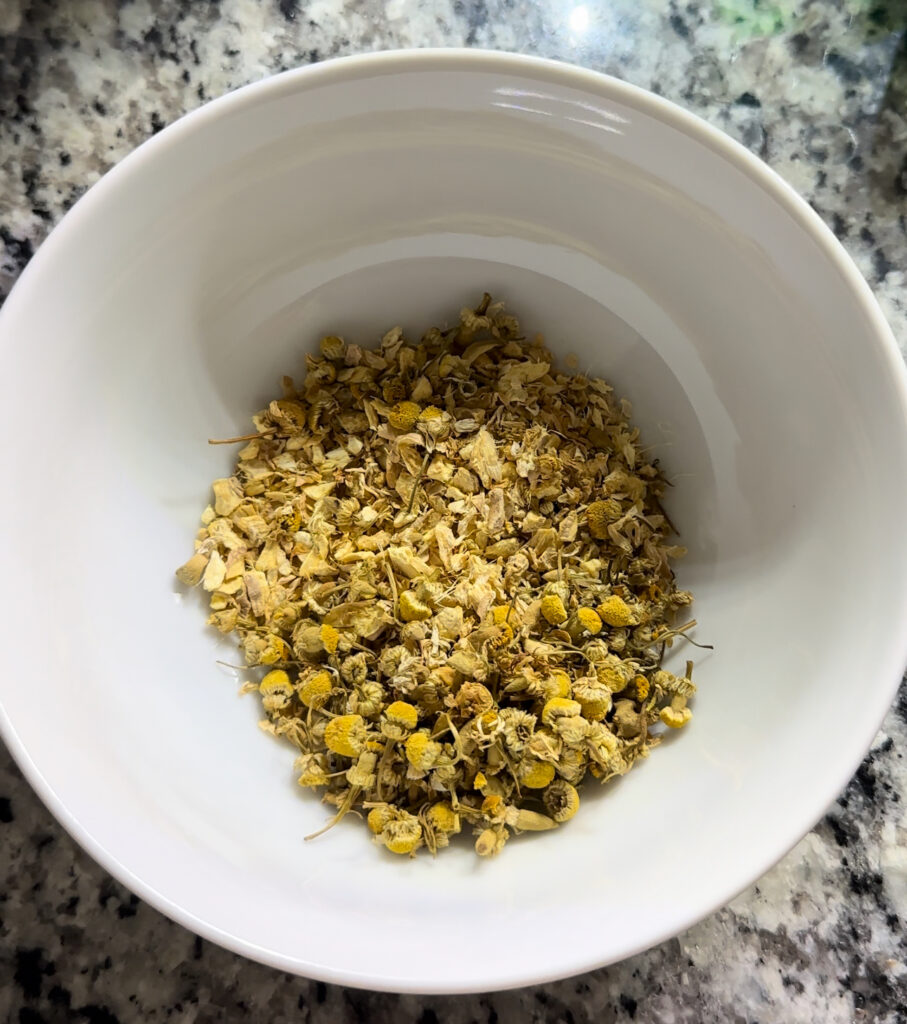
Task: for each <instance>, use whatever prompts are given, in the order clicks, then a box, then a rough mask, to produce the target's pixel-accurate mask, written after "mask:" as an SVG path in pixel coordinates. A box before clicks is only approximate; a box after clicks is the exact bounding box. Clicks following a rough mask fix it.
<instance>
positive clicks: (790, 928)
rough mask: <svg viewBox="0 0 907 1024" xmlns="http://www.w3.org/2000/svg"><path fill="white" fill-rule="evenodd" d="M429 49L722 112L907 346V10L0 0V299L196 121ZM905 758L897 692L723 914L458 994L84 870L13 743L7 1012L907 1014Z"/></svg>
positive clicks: (4, 880)
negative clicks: (556, 68) (176, 916)
mask: <svg viewBox="0 0 907 1024" xmlns="http://www.w3.org/2000/svg"><path fill="white" fill-rule="evenodd" d="M428 45H438V46H445V45H466V46H483V47H492V48H498V49H512V50H519V51H522V52H525V53H535V54H540V55H544V56H550V57H557V58H561V59H565V60H570V61H574V62H578V63H581V64H585V65H588V66H589V67H593V68H597V69H599V70H603V71H607V72H610V73H612V74H615V75H617V76H619V77H621V78H624V79H626V80H628V81H631V82H634V83H636V84H638V85H642V86H645V87H646V88H649V89H653V90H654V91H656V92H658V93H660V94H661V95H663V96H666V97H668V98H669V99H672V100H676V101H677V102H679V103H681V104H683V105H684V106H686V107H688V108H689V109H691V110H693V111H695V112H696V113H698V114H700V115H702V116H703V117H705V118H706V119H707V120H709V121H711V122H712V123H713V124H716V125H718V126H719V127H721V128H723V129H724V130H725V131H727V132H729V133H730V134H731V135H732V136H734V137H735V138H737V139H739V140H740V141H741V142H743V143H744V145H746V146H748V147H749V148H750V149H752V150H753V151H754V152H756V153H758V154H759V155H760V156H761V157H762V158H763V159H765V160H766V161H767V162H768V163H769V164H770V165H771V166H773V167H774V168H775V169H776V170H778V171H779V172H780V173H781V174H782V175H783V176H784V177H785V178H787V180H788V181H790V182H791V184H793V185H794V186H795V187H796V188H797V189H798V190H799V191H800V192H802V193H803V194H804V195H805V196H806V197H807V198H808V199H809V201H810V202H811V203H812V204H813V206H814V207H815V209H816V210H817V211H818V212H819V213H820V214H821V216H823V217H824V218H825V220H826V221H827V222H828V224H829V225H830V226H831V227H832V228H833V230H834V231H835V233H836V234H837V235H838V237H839V238H840V239H841V240H842V242H843V243H844V245H845V246H846V247H847V248H848V250H849V251H850V252H851V254H852V255H853V257H854V259H855V260H856V261H857V264H858V265H859V267H860V269H861V270H862V271H863V272H864V274H865V275H866V277H867V278H868V280H869V281H870V283H871V285H872V286H873V288H874V290H875V292H876V295H877V296H878V298H879V301H880V303H881V305H882V308H883V310H884V312H885V313H886V315H887V316H888V319H889V321H890V323H891V325H892V327H893V328H894V331H895V334H896V336H897V337H898V340H899V341H900V343H901V344H902V346H904V345H905V344H907V297H905V296H907V290H905V268H907V5H905V3H904V2H903V0H772V2H771V3H769V2H766V0H714V2H712V0H690V2H685V3H682V2H679V0H607V2H606V0H590V2H587V3H584V4H577V3H572V2H564V0H542V2H539V3H536V2H532V0H421V2H413V0H410V2H407V0H388V2H386V3H378V2H377V0H347V2H342V0H220V2H213V0H212V2H196V0H119V2H114V0H79V2H75V0H68V2H59V0H36V2H31V3H29V2H25V0H22V2H20V0H0V298H2V297H3V296H4V295H5V294H6V293H7V292H8V290H9V288H10V287H11V286H12V284H13V282H14V280H15V278H16V277H17V275H18V274H19V272H20V271H21V270H22V268H23V267H24V266H25V264H26V263H27V262H28V260H29V259H30V258H31V256H32V254H33V253H34V251H35V249H36V248H37V247H38V246H39V245H40V244H41V241H42V240H43V239H44V237H45V236H46V235H47V233H48V232H49V231H50V229H51V228H52V227H53V225H54V224H55V223H56V222H57V221H58V220H59V219H60V217H61V216H62V214H63V213H64V212H65V211H66V210H67V209H68V208H69V206H71V205H72V203H73V202H74V201H75V200H76V199H77V198H78V197H79V196H80V195H81V194H82V192H84V191H85V189H86V188H88V187H89V186H90V185H91V184H92V183H93V182H94V181H95V180H96V179H97V178H98V177H99V176H100V175H101V174H103V173H104V171H105V170H106V169H107V168H109V167H110V166H111V165H112V164H114V163H115V162H116V161H117V160H119V159H120V158H121V157H123V156H124V155H125V154H126V153H128V152H129V151H130V150H131V149H132V148H134V147H135V146H136V145H137V144H138V143H139V142H141V141H142V140H143V139H145V138H147V137H148V136H149V135H151V134H152V133H153V132H155V131H158V130H160V128H162V127H163V126H164V125H166V124H168V123H170V122H171V121H173V120H174V119H175V118H177V117H178V116H179V115H180V114H182V113H184V112H186V111H188V110H190V109H192V108H193V107H196V106H198V105H199V104H200V103H203V102H204V101H205V100H207V99H210V98H212V97H215V96H219V95H221V94H222V93H224V92H225V91H227V90H228V89H232V88H234V87H236V86H239V85H242V84H244V83H246V82H249V81H253V80H255V79H258V78H261V77H263V76H265V75H268V74H271V73H273V72H275V71H279V70H282V69H284V68H288V67H293V66H296V65H298V64H304V63H308V62H312V61H318V60H322V59H325V58H327V57H331V56H335V55H338V54H344V53H351V52H355V51H362V50H374V49H386V48H390V47H398V46H428ZM854 685H855V687H858V685H859V681H858V680H855V683H854ZM905 750H907V685H905V687H902V690H901V695H900V700H899V703H898V704H897V705H896V707H895V708H894V709H893V710H892V711H891V713H890V714H889V716H888V718H887V720H886V722H885V724H884V727H883V729H882V731H881V732H880V733H879V736H878V738H877V740H876V742H875V745H874V747H873V750H872V752H871V753H870V755H869V756H868V757H867V759H866V761H865V762H864V764H863V765H862V767H861V768H860V770H859V772H858V773H857V775H856V776H855V778H854V779H853V781H852V782H851V783H850V785H849V786H848V787H847V789H846V791H845V792H844V794H843V795H842V796H841V798H840V799H839V800H838V802H837V804H836V805H835V806H834V807H833V808H832V809H831V811H830V812H829V814H828V815H827V817H826V818H825V819H824V820H823V821H822V822H821V823H820V825H819V826H818V827H817V828H816V829H815V830H814V831H813V832H811V833H810V834H809V835H808V836H807V837H806V838H805V839H804V840H803V841H802V842H801V843H800V844H799V845H798V846H797V847H796V848H795V849H794V850H793V851H792V852H791V853H790V854H789V855H788V856H787V857H786V858H785V859H784V861H783V862H782V863H781V864H780V865H778V866H777V867H776V868H774V869H773V870H772V871H770V872H769V873H768V874H767V875H766V876H765V877H764V878H763V879H761V880H760V882H759V883H758V885H756V886H754V887H752V888H751V889H750V890H749V891H747V892H746V893H744V894H743V895H742V896H740V897H739V898H738V899H737V900H735V901H734V902H733V903H732V904H731V905H730V906H729V907H727V908H726V909H724V910H722V911H721V912H719V913H718V914H715V915H714V916H712V917H711V918H709V919H708V920H707V921H705V922H703V923H702V924H700V925H698V926H696V927H695V928H692V929H691V930H690V931H688V932H687V933H686V934H684V935H682V936H681V937H680V938H678V939H674V940H672V941H670V942H668V943H665V944H664V945H662V946H660V947H658V948H656V949H654V950H651V951H649V952H648V953H644V954H642V955H640V956H637V957H634V958H632V959H630V960H628V961H626V962H624V963H622V964H619V965H616V966H614V967H610V968H606V969H603V970H600V971H596V972H594V973H592V974H589V975H585V976H583V977H579V978H575V979H571V980H568V981H563V982H559V983H557V984H552V985H546V986H544V987H543V988H537V989H525V990H521V991H517V992H510V993H500V994H495V995H489V996H482V997H478V996H477V997H472V998H459V999H448V998H440V997H439V998H417V997H408V996H407V997H395V996H388V995H378V994H373V993H367V992H356V991H351V990H344V989H340V988H335V987H331V986H326V985H323V984H321V983H317V982H309V981H305V980H303V979H300V978H295V977H292V976H289V975H286V974H282V973H280V972H277V971H272V970H270V969H268V968H265V967H261V966H258V965H256V964H252V963H250V962H247V961H244V960H242V959H240V958H238V957H236V956H234V955H232V954H230V953H227V952H225V951H224V950H221V949H219V948H217V947H215V946H212V945H210V944H208V943H207V942H203V941H202V940H200V939H198V938H196V937H195V936H193V935H191V934H190V933H189V932H186V931H185V930H183V929H182V928H180V927H179V926H177V925H175V924H172V923H171V922H169V921H167V920H165V919H164V918H163V917H161V916H160V915H159V914H158V913H156V912H155V911H153V910H151V909H150V908H149V907H147V906H146V905H144V904H143V903H141V902H140V901H139V900H137V899H136V898H135V897H134V896H131V895H130V894H129V893H128V892H126V891H125V890H124V889H123V888H122V887H121V886H120V885H119V884H118V883H116V882H114V881H112V880H111V879H110V878H109V877H108V876H107V875H106V874H105V873H104V872H103V871H102V870H101V869H100V868H98V867H97V866H96V865H95V864H94V863H93V862H92V861H90V860H89V858H88V857H87V856H86V855H85V854H83V853H82V852H81V850H80V849H79V848H78V847H77V846H76V845H75V844H74V843H73V842H72V840H70V839H69V838H68V836H66V834H65V833H64V832H63V831H62V829H61V828H60V827H59V826H58V825H57V824H56V822H55V821H54V820H53V819H52V818H51V817H50V815H49V814H48V812H47V811H46V810H45V809H44V807H43V806H42V805H41V804H40V803H39V802H38V800H37V798H36V797H35V796H34V795H33V793H32V792H31V790H30V789H29V788H28V786H27V785H26V784H25V782H24V781H23V780H22V778H21V776H20V775H19V773H18V771H17V769H16V768H15V767H14V766H13V764H12V763H11V761H10V759H9V757H8V755H7V754H6V753H5V752H3V756H2V760H0V979H3V982H2V984H0V1019H2V1020H9V1021H12V1022H19V1024H41V1022H46V1024H51V1022H56V1021H61V1022H62V1021H86V1022H89V1024H114V1022H116V1021H121V1022H123V1024H125V1022H130V1021H149V1022H154V1021H163V1020H170V1021H210V1020H215V1019H228V1020H250V1021H256V1022H257V1021H268V1022H269V1024H280V1022H283V1021H316V1022H331V1024H341V1022H350V1024H353V1022H356V1024H358V1022H360V1021H370V1022H374V1024H391V1022H393V1024H410V1022H413V1024H437V1022H443V1024H467V1022H474V1021H475V1022H482V1024H485V1022H487V1024H495V1022H509V1021H519V1022H521V1024H522V1022H525V1024H535V1022H543V1021H544V1022H553V1024H559V1022H563V1024H571V1022H577V1024H579V1022H583V1021H595V1022H597V1024H609V1022H611V1021H621V1022H623V1021H635V1022H638V1024H687V1022H689V1024H694V1022H695V1024H700V1022H713V1021H714V1022H724V1021H727V1022H733V1024H757V1022H758V1024H768V1022H776V1021H778V1022H780V1021H783V1022H785V1024H794V1022H804V1024H814V1022H823V1024H845V1022H848V1024H849V1022H864V1021H865V1022H870V1021H871V1022H879V1024H882V1022H884V1024H897V1022H907V1010H905V1006H907V938H905V922H907V762H905V759H904V758H905Z"/></svg>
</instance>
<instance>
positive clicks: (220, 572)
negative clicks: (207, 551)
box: [202, 551, 227, 591]
mask: <svg viewBox="0 0 907 1024" xmlns="http://www.w3.org/2000/svg"><path fill="white" fill-rule="evenodd" d="M226 575H227V566H226V563H225V562H224V560H223V558H221V555H220V552H219V551H212V552H211V558H210V559H209V561H208V565H207V567H206V568H205V575H204V576H203V577H202V586H203V587H204V588H205V590H208V591H211V590H217V589H218V587H220V585H221V584H222V583H223V582H224V579H225V577H226Z"/></svg>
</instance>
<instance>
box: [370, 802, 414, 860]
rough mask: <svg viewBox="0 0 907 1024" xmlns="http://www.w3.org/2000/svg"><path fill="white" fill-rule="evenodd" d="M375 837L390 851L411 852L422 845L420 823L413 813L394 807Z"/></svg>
mask: <svg viewBox="0 0 907 1024" xmlns="http://www.w3.org/2000/svg"><path fill="white" fill-rule="evenodd" d="M375 839H376V841H377V842H379V843H380V844H381V845H382V846H384V847H385V849H387V850H388V851H389V852H390V853H398V854H407V853H409V854H412V853H415V851H416V850H417V849H418V848H419V847H420V846H421V845H422V825H421V824H420V822H419V819H418V818H417V817H416V816H415V815H414V814H410V813H409V812H408V811H405V810H402V809H400V808H395V810H394V816H393V817H392V818H391V819H390V821H388V822H387V823H386V824H385V826H384V827H383V828H382V829H381V831H380V832H379V833H378V834H377V835H376V836H375Z"/></svg>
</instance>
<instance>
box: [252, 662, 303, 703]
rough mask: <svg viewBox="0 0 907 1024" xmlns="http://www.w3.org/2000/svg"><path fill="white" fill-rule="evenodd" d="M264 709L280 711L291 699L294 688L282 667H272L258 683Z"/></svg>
mask: <svg viewBox="0 0 907 1024" xmlns="http://www.w3.org/2000/svg"><path fill="white" fill-rule="evenodd" d="M258 690H259V692H260V693H261V703H262V707H264V709H265V711H269V712H275V711H282V710H283V709H284V708H285V707H286V706H287V705H288V704H289V703H290V701H291V700H292V698H293V694H294V693H295V690H294V689H293V684H292V683H291V682H290V677H289V676H288V675H287V674H286V672H284V671H283V669H279V668H278V669H273V670H272V671H270V672H268V674H267V675H266V676H265V677H264V678H263V679H262V681H261V682H260V683H259V685H258Z"/></svg>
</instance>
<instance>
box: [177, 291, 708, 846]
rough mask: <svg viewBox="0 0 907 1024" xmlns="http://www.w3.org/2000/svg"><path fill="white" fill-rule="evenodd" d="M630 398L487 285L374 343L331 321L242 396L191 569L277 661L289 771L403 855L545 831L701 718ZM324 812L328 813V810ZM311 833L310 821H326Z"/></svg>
mask: <svg viewBox="0 0 907 1024" xmlns="http://www.w3.org/2000/svg"><path fill="white" fill-rule="evenodd" d="M629 415H630V408H629V405H628V404H627V403H626V402H625V401H621V400H618V399H616V398H615V397H614V396H613V394H612V391H611V388H610V387H609V386H608V385H607V384H606V383H605V382H604V381H602V380H597V379H592V378H589V377H584V376H579V375H576V376H571V375H568V374H565V373H560V372H557V371H556V370H555V369H554V367H553V365H552V357H551V355H550V353H549V352H547V351H546V350H545V348H544V347H543V344H542V339H541V338H540V337H537V338H535V339H534V340H531V341H530V340H527V339H525V338H524V337H523V336H522V335H521V333H520V327H519V324H518V322H517V320H516V319H515V318H514V317H513V316H511V315H510V314H508V313H506V312H505V311H504V309H503V307H502V305H500V304H493V303H492V302H491V299H490V297H489V296H488V295H485V296H484V297H483V299H482V301H481V303H480V304H479V306H478V307H477V308H476V309H465V310H463V311H462V312H461V314H460V316H459V322H458V324H457V326H455V327H453V328H451V329H450V330H439V329H437V328H432V329H431V330H429V331H428V332H427V333H426V334H425V335H424V336H423V337H422V339H421V340H420V341H418V342H415V341H409V340H407V339H406V338H405V337H404V335H403V332H402V330H400V328H395V329H394V330H391V331H389V332H388V333H387V334H386V335H385V336H384V338H383V339H382V341H381V344H380V346H379V347H378V348H377V349H374V350H373V349H367V348H360V347H359V346H358V345H354V344H348V343H347V342H345V341H344V340H342V339H341V338H338V337H326V338H323V339H322V341H321V353H320V355H319V356H317V357H313V356H309V357H308V358H307V367H306V376H305V380H304V382H303V383H302V384H301V385H300V386H299V387H297V386H296V385H295V384H294V382H293V381H292V380H291V379H290V378H288V377H285V378H284V380H283V397H282V398H278V399H275V400H274V401H273V402H271V404H270V405H269V406H268V408H267V409H266V410H264V411H263V412H261V413H259V414H258V415H257V416H255V417H254V420H253V422H254V424H255V429H256V433H254V434H252V435H248V436H246V437H241V438H233V439H230V440H231V441H235V442H244V441H245V442H247V443H246V444H245V446H244V447H243V448H242V449H241V450H240V452H239V457H238V461H237V464H236V469H235V471H234V474H233V476H231V477H229V478H228V479H223V480H215V481H214V485H213V491H214V501H213V504H211V505H209V506H208V507H207V508H206V509H205V511H204V513H203V515H202V524H203V526H202V529H201V530H200V531H199V534H198V537H197V540H196V543H195V548H196V551H195V554H194V555H193V556H192V558H190V559H189V561H188V562H186V564H185V565H183V566H182V567H181V568H180V569H179V570H178V571H177V576H178V577H179V579H180V580H181V581H182V582H183V583H186V584H188V585H190V586H194V585H196V584H201V586H202V587H203V588H204V589H205V590H206V591H207V592H209V593H210V595H211V596H210V604H211V617H210V619H209V622H210V623H211V624H212V625H213V626H215V627H216V628H217V629H219V630H220V631H221V632H222V633H225V634H228V633H235V634H236V636H237V638H238V640H239V642H240V645H241V647H242V651H243V654H244V656H245V660H246V662H247V664H248V665H251V666H265V670H263V671H264V675H263V677H262V678H261V680H260V682H250V683H246V684H245V686H244V688H243V689H244V690H246V691H249V690H253V689H254V690H258V691H259V692H260V694H261V701H262V705H263V707H264V711H265V714H266V716H267V717H266V718H265V719H264V721H263V722H262V723H261V725H262V727H263V728H264V729H265V730H266V731H267V732H270V733H272V734H273V735H275V736H282V737H286V738H287V739H288V740H289V741H291V742H292V743H293V744H295V746H296V747H297V748H298V749H299V756H298V758H297V760H296V765H295V767H296V771H297V772H298V778H299V784H300V785H301V786H306V787H311V788H313V789H316V790H321V791H322V792H323V796H324V800H325V801H326V802H328V803H329V804H331V805H333V807H335V808H336V814H335V815H334V817H333V818H332V819H331V821H330V822H329V823H328V825H327V826H326V828H327V827H330V826H331V825H332V824H334V823H335V822H337V821H339V820H340V819H341V818H342V817H343V816H344V815H346V814H347V813H348V812H350V811H351V810H353V809H356V810H358V811H361V812H362V813H363V814H364V815H365V818H366V821H367V823H368V827H369V829H370V830H371V831H372V833H373V834H374V836H375V839H376V840H377V842H378V843H380V844H381V845H383V846H385V847H386V848H387V849H388V850H389V851H391V852H392V853H399V854H411V853H413V852H414V851H415V850H417V849H418V848H419V847H423V846H424V847H426V848H427V849H428V850H430V851H431V852H432V853H435V852H436V851H437V850H438V849H439V848H441V847H444V846H447V845H448V843H449V841H450V836H451V835H453V834H455V833H458V832H460V831H461V830H462V829H464V828H470V829H472V830H473V832H474V833H475V834H476V835H477V839H476V843H475V848H476V851H477V852H478V853H479V854H480V855H482V856H490V855H493V854H496V853H498V852H499V851H500V850H501V848H502V847H503V845H504V843H505V842H506V840H507V838H508V836H509V835H510V834H511V832H520V831H526V830H529V831H532V830H540V829H552V828H556V827H557V826H558V825H560V824H561V823H563V822H566V821H568V820H569V819H570V818H572V817H573V815H574V814H575V813H576V811H577V808H578V807H579V793H578V787H579V786H580V783H581V782H582V781H583V779H584V778H585V777H586V776H587V774H589V775H592V776H593V777H594V778H595V779H598V780H600V781H601V782H606V781H607V780H608V779H611V778H613V777H614V776H618V775H623V774H625V773H626V772H628V771H629V770H630V768H632V767H633V765H635V764H636V763H637V762H638V761H639V760H640V759H641V758H644V757H646V756H647V754H648V753H649V751H650V750H651V749H652V747H654V746H655V745H656V744H657V743H658V742H659V737H658V735H656V734H653V733H652V732H650V726H653V725H657V724H658V723H659V722H661V723H663V724H664V725H666V726H670V727H671V728H680V727H681V726H684V725H685V724H686V723H687V722H688V721H689V720H690V714H691V713H690V708H689V707H688V706H687V702H688V700H689V699H690V697H691V696H692V694H693V692H694V690H695V687H694V685H693V683H692V682H691V680H690V675H691V671H692V664H691V663H688V664H687V672H686V675H685V676H683V677H680V676H677V675H675V674H673V673H672V672H669V671H666V670H665V669H664V668H662V667H661V665H662V656H663V654H664V651H665V648H666V647H669V646H671V644H672V641H673V640H674V639H675V638H679V637H683V635H684V634H685V633H686V631H688V630H689V629H690V628H691V627H692V626H693V625H695V622H694V621H687V622H683V623H680V624H678V623H676V622H675V618H676V617H677V616H676V613H677V611H678V610H679V609H682V608H684V607H685V606H687V605H689V604H690V602H691V600H692V598H691V595H690V594H689V593H688V592H687V591H684V590H679V589H677V587H676V586H675V582H674V574H673V572H672V570H671V566H670V560H671V558H673V557H675V556H678V555H680V554H682V553H683V549H682V548H681V547H678V546H676V545H675V544H672V543H671V542H670V540H669V538H670V535H671V534H672V532H673V531H672V527H671V524H670V522H669V520H668V518H667V516H666V515H665V513H664V510H663V509H662V507H661V504H660V498H661V495H662V493H663V490H664V488H665V487H666V481H665V479H664V477H663V476H662V474H661V471H660V470H659V468H658V466H657V464H656V463H655V462H650V461H648V460H647V458H646V455H645V451H644V449H642V448H641V447H640V444H639V432H638V430H636V429H635V428H634V427H633V426H631V425H630V423H629ZM322 831H324V830H322ZM316 834H320V833H316Z"/></svg>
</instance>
